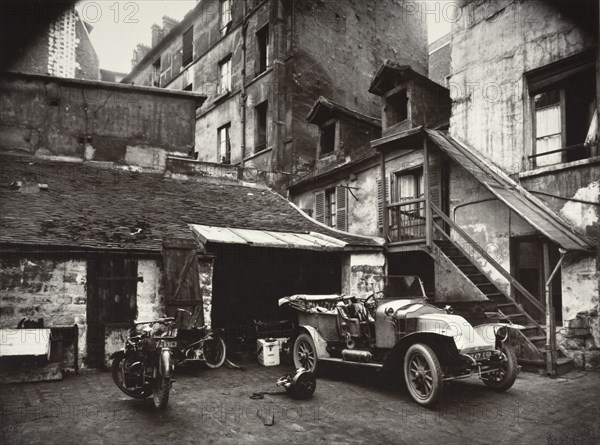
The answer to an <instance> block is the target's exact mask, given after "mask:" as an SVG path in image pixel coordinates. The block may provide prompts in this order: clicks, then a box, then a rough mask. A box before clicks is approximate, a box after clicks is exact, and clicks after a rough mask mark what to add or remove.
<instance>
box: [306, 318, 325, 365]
mask: <svg viewBox="0 0 600 445" xmlns="http://www.w3.org/2000/svg"><path fill="white" fill-rule="evenodd" d="M300 331H304V332H305V333H307V334H308V335H310V337H311V338H312V341H313V342H314V344H315V349H316V353H317V360H319V359H322V358H329V357H331V356H330V355H329V352H327V340H325V339H324V338H323V337H322V336H321V334H319V331H317V329H316V328H314V327H313V326H308V325H300Z"/></svg>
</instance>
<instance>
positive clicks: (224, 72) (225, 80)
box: [217, 56, 231, 94]
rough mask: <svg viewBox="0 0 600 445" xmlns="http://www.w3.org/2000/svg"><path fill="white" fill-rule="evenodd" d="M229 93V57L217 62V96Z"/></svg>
mask: <svg viewBox="0 0 600 445" xmlns="http://www.w3.org/2000/svg"><path fill="white" fill-rule="evenodd" d="M227 91H231V56H227V57H226V58H225V59H223V60H222V61H221V62H219V87H218V90H217V94H223V93H225V92H227Z"/></svg>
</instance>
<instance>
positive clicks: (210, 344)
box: [177, 309, 227, 369]
mask: <svg viewBox="0 0 600 445" xmlns="http://www.w3.org/2000/svg"><path fill="white" fill-rule="evenodd" d="M177 311H178V312H179V313H182V314H183V313H186V314H188V315H189V316H190V317H191V321H190V323H189V324H190V325H191V326H190V327H188V328H179V329H177V356H178V357H177V359H178V360H177V361H178V363H194V362H202V363H204V364H206V366H208V367H209V368H212V369H214V368H218V367H220V366H222V365H223V363H225V358H226V355H227V349H226V346H225V341H224V340H223V338H222V337H221V335H220V332H219V331H216V330H211V329H209V328H207V327H206V326H196V324H195V318H196V317H194V316H193V314H192V313H191V312H190V311H187V310H185V309H177Z"/></svg>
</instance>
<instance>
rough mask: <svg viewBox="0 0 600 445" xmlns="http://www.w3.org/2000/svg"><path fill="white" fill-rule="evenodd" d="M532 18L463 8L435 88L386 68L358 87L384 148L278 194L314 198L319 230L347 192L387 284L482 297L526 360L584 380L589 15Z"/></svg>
mask: <svg viewBox="0 0 600 445" xmlns="http://www.w3.org/2000/svg"><path fill="white" fill-rule="evenodd" d="M533 6H535V7H533V8H531V9H527V11H524V9H523V8H524V6H523V4H522V3H521V2H511V1H507V2H501V3H496V2H468V1H467V2H462V3H461V20H460V21H458V22H457V23H456V24H455V25H454V28H453V32H452V36H451V41H450V43H449V45H448V46H446V47H445V48H450V50H451V70H450V75H449V77H447V79H446V81H447V86H448V88H447V89H446V88H443V87H441V86H439V82H440V79H436V80H437V82H438V83H437V84H436V83H434V82H432V81H431V80H428V79H422V78H420V76H419V74H418V73H415V72H413V71H412V70H410V68H407V67H402V66H401V65H399V64H394V63H389V64H384V66H383V67H382V69H381V70H380V71H379V72H378V74H377V75H376V76H375V78H374V79H373V83H372V84H371V89H370V91H371V92H373V93H375V94H377V95H379V96H381V100H382V110H381V118H382V119H381V122H382V130H381V132H382V137H381V138H380V139H376V140H373V141H371V143H370V146H366V145H363V155H361V156H355V157H354V158H353V159H350V158H349V159H346V160H345V161H344V162H340V163H338V165H336V166H333V168H329V169H327V170H326V171H322V172H320V174H315V175H308V176H306V177H305V178H303V179H301V180H299V181H296V182H295V183H294V184H292V186H291V187H290V198H291V199H292V201H293V202H295V203H296V204H297V205H299V206H300V207H301V208H307V209H310V208H312V209H313V212H314V215H315V217H317V218H318V217H322V216H321V215H322V213H319V210H318V209H319V207H321V203H320V201H319V200H318V197H319V196H320V194H321V193H322V192H323V191H325V201H324V202H325V206H324V208H325V214H324V215H325V218H326V219H325V221H327V217H328V214H327V212H328V211H329V214H331V213H332V210H328V209H332V208H333V207H331V206H330V203H331V202H332V200H331V198H330V199H329V200H328V198H327V196H328V195H327V190H333V189H337V188H338V187H344V188H346V189H347V190H348V191H349V192H350V191H351V192H352V194H351V195H348V196H349V197H348V201H347V203H346V204H345V207H344V209H343V211H344V213H346V214H347V215H348V217H347V220H348V229H349V230H350V231H356V233H365V234H379V235H382V236H384V238H385V239H386V241H387V248H386V251H387V255H386V260H387V261H386V267H387V270H388V273H389V274H392V273H393V274H400V273H417V274H419V275H420V276H421V277H422V279H423V281H424V282H425V285H426V289H427V292H428V294H429V295H430V296H431V297H433V298H435V299H436V300H438V301H456V300H470V301H473V300H480V301H486V300H492V301H494V302H495V303H497V306H498V309H499V311H500V314H501V316H502V317H503V318H504V319H505V320H507V321H510V322H511V323H514V324H518V325H521V326H523V327H524V329H522V330H521V331H520V332H521V333H522V334H523V336H522V337H523V338H521V339H520V340H521V342H520V345H519V348H520V349H519V356H520V359H521V361H522V363H524V364H528V365H537V366H544V360H545V351H546V349H545V348H546V344H548V347H549V348H551V349H558V351H559V352H558V354H557V356H558V358H555V359H554V365H553V370H552V372H554V371H556V369H557V367H558V368H560V367H561V366H562V365H565V366H566V365H568V364H573V363H574V364H575V365H576V366H578V367H586V368H588V369H591V368H593V367H594V366H597V364H598V359H599V356H600V349H599V348H600V343H599V341H600V325H599V321H598V310H599V309H600V308H599V301H600V300H599V290H598V281H599V273H598V259H597V255H598V253H597V252H598V250H597V245H598V239H599V238H598V224H599V218H598V216H599V211H600V209H599V206H600V205H599V200H598V195H599V189H598V187H599V184H598V178H599V177H600V164H599V161H598V127H597V123H596V122H597V112H598V111H597V100H598V99H597V97H598V85H597V82H598V80H597V79H598V76H597V74H596V73H597V69H598V68H597V67H598V46H597V44H598V42H597V32H598V31H597V21H595V22H596V25H594V20H592V21H591V23H590V20H589V18H590V17H598V10H597V5H595V6H594V4H592V3H591V2H587V3H586V2H583V5H582V6H581V7H579V6H572V7H568V6H566V5H565V4H562V3H560V4H555V3H552V2H535V4H534V5H533ZM586 8H587V9H586ZM594 8H595V9H594ZM525 12H527V14H525ZM594 26H595V28H594ZM415 85H420V86H421V88H422V93H421V94H415V92H416V91H418V90H417V89H416V88H415ZM444 91H445V92H444ZM492 93H493V94H492ZM444 116H445V119H444ZM415 118H416V119H415ZM444 121H445V122H444ZM336 204H337V201H336ZM329 217H330V216H329ZM555 340H556V341H555Z"/></svg>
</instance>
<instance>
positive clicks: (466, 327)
mask: <svg viewBox="0 0 600 445" xmlns="http://www.w3.org/2000/svg"><path fill="white" fill-rule="evenodd" d="M417 331H418V332H431V333H435V334H439V335H444V336H446V337H452V338H453V339H454V343H455V344H456V348H457V349H458V350H459V351H460V352H462V353H471V352H477V351H484V350H490V349H495V346H496V343H495V339H487V338H484V337H482V336H481V335H479V334H478V333H477V332H476V331H475V329H474V328H473V326H471V324H470V323H469V322H468V321H467V320H465V319H464V318H463V317H461V316H459V315H451V314H424V315H421V316H419V317H418V318H417Z"/></svg>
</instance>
